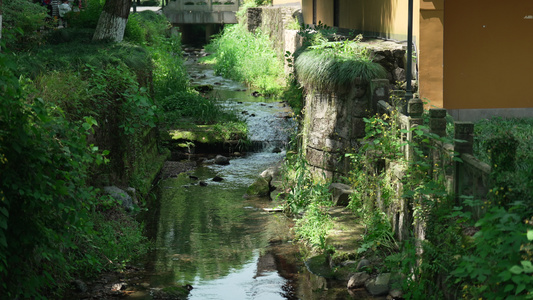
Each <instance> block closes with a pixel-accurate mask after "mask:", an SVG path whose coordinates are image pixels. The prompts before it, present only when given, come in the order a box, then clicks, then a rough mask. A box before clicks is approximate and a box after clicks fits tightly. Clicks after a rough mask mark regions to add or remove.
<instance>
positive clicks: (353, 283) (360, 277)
mask: <svg viewBox="0 0 533 300" xmlns="http://www.w3.org/2000/svg"><path fill="white" fill-rule="evenodd" d="M369 278H370V275H368V273H366V272H358V273H355V274H353V275H352V276H351V277H350V280H348V286H347V287H348V288H349V289H355V288H359V287H362V286H364V285H365V281H367V280H368V279H369Z"/></svg>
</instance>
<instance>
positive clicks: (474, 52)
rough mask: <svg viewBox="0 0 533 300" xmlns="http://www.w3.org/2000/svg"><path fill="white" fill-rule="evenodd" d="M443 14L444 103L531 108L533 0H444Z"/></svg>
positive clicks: (455, 107)
mask: <svg viewBox="0 0 533 300" xmlns="http://www.w3.org/2000/svg"><path fill="white" fill-rule="evenodd" d="M444 14H445V16H446V18H445V21H444V28H445V33H444V66H445V67H444V107H445V108H447V109H452V110H461V109H480V108H483V109H485V111H486V112H487V113H489V112H490V110H493V112H495V113H497V112H498V110H499V109H502V108H529V112H530V114H531V113H533V110H532V109H531V108H533V93H532V92H531V85H532V83H533V57H532V53H533V17H532V19H528V18H524V17H526V16H528V15H532V16H533V1H530V0H507V1H501V0H469V1H447V2H446V5H445V8H444ZM507 111H512V110H507ZM520 111H521V110H517V112H520Z"/></svg>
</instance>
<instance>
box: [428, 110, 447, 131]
mask: <svg viewBox="0 0 533 300" xmlns="http://www.w3.org/2000/svg"><path fill="white" fill-rule="evenodd" d="M429 128H430V129H431V132H432V133H434V134H436V135H438V136H441V137H442V136H445V135H446V110H445V109H444V108H432V109H430V110H429Z"/></svg>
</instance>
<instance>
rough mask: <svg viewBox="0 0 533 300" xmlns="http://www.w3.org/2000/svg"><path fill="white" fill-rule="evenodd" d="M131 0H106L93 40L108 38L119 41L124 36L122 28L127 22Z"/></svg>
mask: <svg viewBox="0 0 533 300" xmlns="http://www.w3.org/2000/svg"><path fill="white" fill-rule="evenodd" d="M130 8H131V0H106V2H105V5H104V9H103V10H102V14H100V19H98V25H96V31H95V32H94V36H93V41H99V40H105V39H109V40H112V41H115V42H120V41H122V39H123V38H124V30H125V29H126V23H128V16H129V14H130Z"/></svg>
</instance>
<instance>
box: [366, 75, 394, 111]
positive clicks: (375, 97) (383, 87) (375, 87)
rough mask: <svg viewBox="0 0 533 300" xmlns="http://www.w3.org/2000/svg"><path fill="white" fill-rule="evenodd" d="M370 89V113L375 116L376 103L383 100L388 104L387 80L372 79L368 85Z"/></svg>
mask: <svg viewBox="0 0 533 300" xmlns="http://www.w3.org/2000/svg"><path fill="white" fill-rule="evenodd" d="M370 89H371V90H372V96H371V97H372V99H371V100H370V102H371V103H370V105H371V106H370V109H371V113H372V114H375V113H377V111H378V102H379V101H380V100H383V101H385V102H389V100H390V91H389V80H388V79H373V80H372V82H371V83H370Z"/></svg>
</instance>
